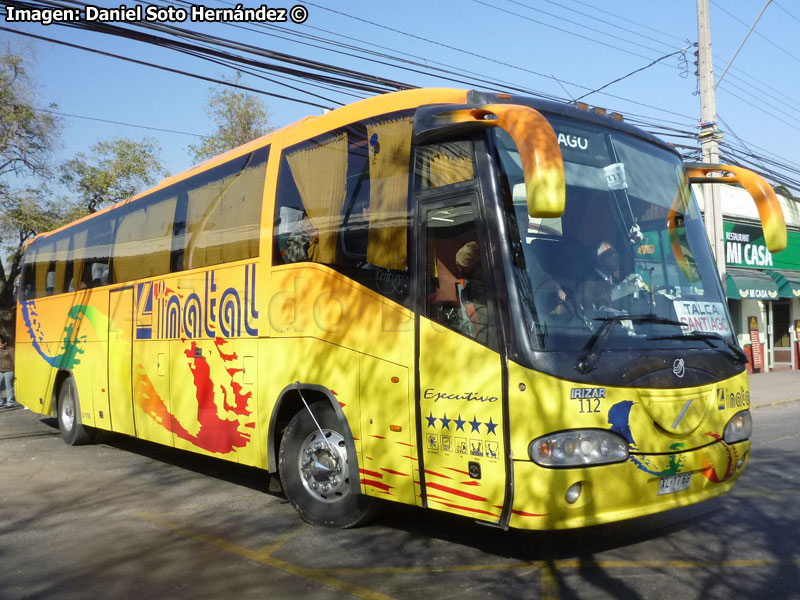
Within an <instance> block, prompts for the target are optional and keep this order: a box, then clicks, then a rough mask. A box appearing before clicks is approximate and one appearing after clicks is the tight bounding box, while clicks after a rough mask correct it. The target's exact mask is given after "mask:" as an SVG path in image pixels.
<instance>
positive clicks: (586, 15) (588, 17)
mask: <svg viewBox="0 0 800 600" xmlns="http://www.w3.org/2000/svg"><path fill="white" fill-rule="evenodd" d="M544 1H545V2H547V3H548V4H552V5H553V6H558V7H559V8H562V9H564V10H568V11H570V12H573V13H576V14H579V15H581V16H582V17H586V18H587V19H591V20H592V21H597V22H598V23H603V24H604V25H609V26H610V27H615V28H617V29H621V30H622V31H626V32H628V33H632V34H633V35H637V36H639V37H641V38H644V39H646V40H650V41H651V42H655V43H657V44H661V45H663V46H668V47H670V48H672V47H673V44H672V43H668V42H662V41H661V40H657V39H655V38H654V37H651V36H648V35H644V34H643V33H637V32H635V31H633V30H632V29H629V28H627V27H622V26H621V25H619V24H617V23H614V22H612V21H606V20H604V19H600V18H598V17H594V16H592V15H590V14H587V13H585V12H582V11H580V10H577V9H575V8H570V7H569V6H564V5H563V4H559V3H558V2H554V0H544ZM598 10H599V9H598ZM602 12H606V13H607V14H611V13H608V12H607V11H602ZM559 18H560V17H559ZM617 18H618V17H617ZM626 20H628V19H626ZM640 26H641V25H640ZM644 27H646V26H644ZM647 29H652V28H650V27H647ZM653 31H657V30H653ZM658 33H661V32H658ZM661 35H664V36H667V34H664V33H661ZM667 37H673V36H667ZM676 39H679V38H676Z"/></svg>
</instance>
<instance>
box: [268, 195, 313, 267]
mask: <svg viewBox="0 0 800 600" xmlns="http://www.w3.org/2000/svg"><path fill="white" fill-rule="evenodd" d="M280 219H281V220H280V224H279V225H278V248H279V250H280V253H281V256H282V257H283V260H284V261H286V262H287V263H294V262H301V261H306V260H309V259H310V258H311V256H312V255H313V249H314V246H315V245H316V242H317V239H318V237H317V231H316V229H315V228H314V226H313V224H312V223H311V219H309V217H308V214H307V213H306V212H305V211H301V210H297V209H294V208H290V207H286V206H284V207H281V209H280Z"/></svg>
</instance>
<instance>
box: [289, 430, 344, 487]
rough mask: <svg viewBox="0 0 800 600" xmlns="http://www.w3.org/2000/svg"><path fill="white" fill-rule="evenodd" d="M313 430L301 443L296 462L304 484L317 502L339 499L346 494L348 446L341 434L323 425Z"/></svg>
mask: <svg viewBox="0 0 800 600" xmlns="http://www.w3.org/2000/svg"><path fill="white" fill-rule="evenodd" d="M322 431H323V433H324V434H325V437H323V436H322V435H320V432H319V431H315V432H314V433H312V434H311V435H309V436H308V437H307V438H306V439H305V440H304V441H303V443H302V444H301V445H300V455H299V456H298V460H297V466H298V468H299V470H300V480H301V481H302V482H303V487H305V489H306V491H307V492H308V493H309V494H310V495H311V496H312V497H313V498H314V499H315V500H318V501H320V502H338V501H339V500H341V499H342V498H344V497H345V496H346V495H347V491H348V485H349V484H348V482H347V448H346V443H345V440H344V437H342V435H341V434H339V433H338V432H336V431H331V430H330V429H323V430H322Z"/></svg>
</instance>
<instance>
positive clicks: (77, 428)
mask: <svg viewBox="0 0 800 600" xmlns="http://www.w3.org/2000/svg"><path fill="white" fill-rule="evenodd" d="M58 428H59V430H60V431H61V439H63V440H64V442H65V443H67V444H69V445H70V446H81V445H83V444H88V443H89V442H91V441H92V432H91V430H90V429H89V428H88V427H85V426H84V425H83V422H82V419H81V404H80V401H79V400H78V390H77V388H76V387H75V380H74V379H73V378H72V377H68V378H67V379H65V380H64V382H63V383H62V384H61V388H60V389H59V391H58Z"/></svg>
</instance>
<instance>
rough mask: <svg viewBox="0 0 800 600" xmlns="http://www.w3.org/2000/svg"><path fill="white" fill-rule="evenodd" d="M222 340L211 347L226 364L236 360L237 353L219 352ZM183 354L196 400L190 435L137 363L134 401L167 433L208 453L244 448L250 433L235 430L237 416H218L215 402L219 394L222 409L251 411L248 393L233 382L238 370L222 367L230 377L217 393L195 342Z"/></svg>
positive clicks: (208, 367)
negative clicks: (194, 428)
mask: <svg viewBox="0 0 800 600" xmlns="http://www.w3.org/2000/svg"><path fill="white" fill-rule="evenodd" d="M226 343H227V341H226V340H224V339H217V340H215V342H214V346H215V348H216V350H217V354H219V357H220V359H221V360H223V361H224V362H226V363H228V362H232V361H234V360H236V359H237V358H238V356H237V354H236V353H235V352H234V353H232V354H226V353H224V352H223V351H222V349H221V346H223V345H224V344H226ZM184 354H185V355H186V358H187V359H188V365H189V369H190V370H191V372H192V377H193V382H194V387H195V398H196V399H197V423H199V425H200V427H199V429H198V430H197V434H192V433H191V432H190V431H188V430H187V428H186V427H185V426H184V425H183V424H182V423H181V422H180V421H178V419H177V418H176V417H175V416H174V415H173V414H172V413H171V412H170V411H169V409H168V408H167V405H166V404H165V403H164V401H163V400H162V398H161V396H160V395H159V393H158V391H157V390H156V388H155V386H154V385H153V382H152V381H151V380H150V377H148V376H147V375H146V374H145V373H144V368H143V366H142V365H139V373H138V374H137V377H138V382H137V385H136V397H135V400H136V404H137V405H138V406H139V407H140V408H141V409H142V410H143V411H144V412H145V413H147V414H148V415H149V416H150V417H151V418H152V419H153V420H155V421H156V422H157V423H160V424H161V425H163V426H164V427H165V428H166V429H167V430H168V431H170V432H171V433H173V434H175V435H176V436H178V437H179V438H181V439H183V440H186V441H188V442H190V443H191V444H194V445H195V446H197V447H199V448H202V449H204V450H208V451H209V452H214V453H217V454H227V453H229V452H232V451H233V450H234V449H236V448H243V447H245V446H246V445H247V444H249V443H250V435H249V434H247V433H242V432H241V431H239V426H240V424H239V421H238V419H225V418H221V417H220V414H219V409H218V408H217V403H216V402H215V399H216V394H217V393H220V394H221V395H222V398H221V402H220V404H221V405H222V406H223V407H224V409H225V411H227V412H232V413H234V414H235V415H237V416H249V415H250V414H251V411H250V410H248V408H247V402H248V400H249V399H250V396H251V395H252V392H247V393H246V394H243V393H242V385H241V384H240V383H237V382H234V381H233V378H234V376H235V375H236V374H237V373H239V372H240V371H241V369H237V368H226V371H227V373H228V375H229V376H230V384H229V386H228V387H227V388H226V387H225V386H224V385H219V389H218V392H217V390H216V389H215V384H214V382H213V381H212V379H211V368H210V366H209V364H208V361H207V360H206V358H205V357H204V356H203V355H202V353H198V352H197V343H196V342H192V343H191V345H190V347H189V348H187V349H186V350H185V351H184ZM198 354H199V356H198ZM229 392H230V396H229ZM245 427H251V428H252V427H255V423H247V424H246V425H245Z"/></svg>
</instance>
